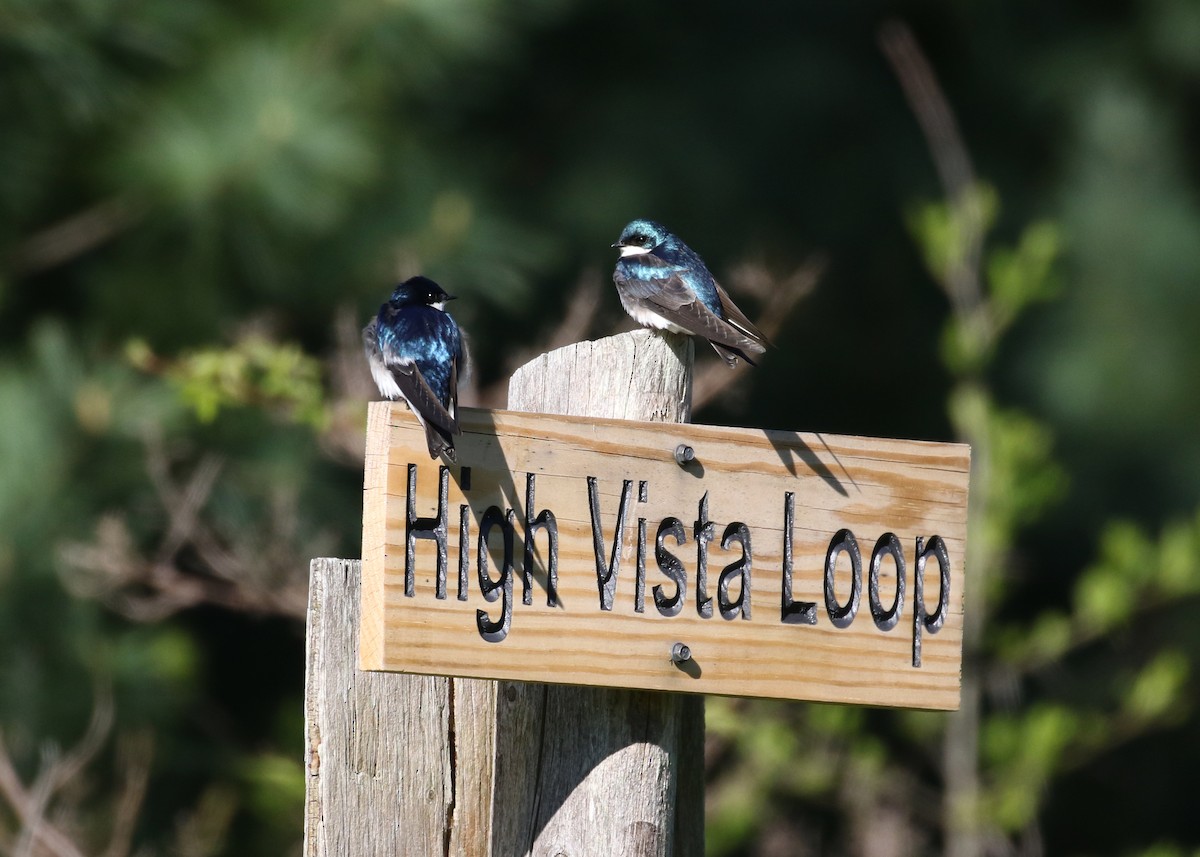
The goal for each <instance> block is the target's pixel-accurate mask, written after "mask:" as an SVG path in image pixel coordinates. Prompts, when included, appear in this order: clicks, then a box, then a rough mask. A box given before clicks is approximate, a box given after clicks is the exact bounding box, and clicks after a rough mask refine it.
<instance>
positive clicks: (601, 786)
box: [493, 330, 704, 857]
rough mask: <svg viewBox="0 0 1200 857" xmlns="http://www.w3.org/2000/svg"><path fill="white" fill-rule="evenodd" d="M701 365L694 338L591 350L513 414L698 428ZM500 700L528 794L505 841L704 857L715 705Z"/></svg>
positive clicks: (559, 356) (552, 692)
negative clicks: (695, 412)
mask: <svg viewBox="0 0 1200 857" xmlns="http://www.w3.org/2000/svg"><path fill="white" fill-rule="evenodd" d="M693 358H694V349H693V345H692V340H691V339H690V338H689V337H685V336H678V335H674V334H668V335H666V336H660V335H658V334H654V333H651V332H649V331H646V330H639V331H635V332H633V333H627V334H624V335H621V336H613V337H609V338H607V339H602V340H599V341H597V342H580V343H577V344H575V345H572V346H569V347H566V348H560V349H558V350H556V351H552V352H550V353H549V354H543V355H542V356H540V357H538V358H537V359H535V360H533V361H531V362H529V363H527V364H526V365H525V366H522V367H521V368H520V369H518V370H517V371H516V373H514V374H513V377H512V381H511V382H510V383H509V387H508V407H509V410H514V411H534V412H540V413H547V414H561V415H565V416H580V417H604V418H612V419H625V420H649V421H653V422H671V423H681V422H688V421H689V420H690V418H691V409H692V361H693ZM614 656H619V653H614ZM500 695H501V699H502V700H504V701H505V703H506V704H503V705H502V706H501V709H500V719H499V721H498V729H497V734H498V735H503V736H505V740H504V741H503V742H499V741H498V742H497V747H496V754H497V780H496V781H497V786H498V787H497V790H496V794H497V795H498V796H500V795H503V796H504V797H501V798H500V800H502V801H508V800H511V799H513V798H518V799H517V800H515V801H514V803H513V805H511V806H508V807H504V806H501V807H498V808H497V811H496V813H494V817H496V816H499V818H500V819H501V820H502V823H503V824H504V825H505V826H506V827H507V825H509V824H512V825H514V828H513V829H512V830H511V831H510V832H508V833H506V835H505V837H504V841H506V842H509V843H512V842H518V843H526V842H531V843H534V848H533V853H534V854H539V855H540V854H548V855H559V854H562V855H584V854H597V855H600V854H626V855H637V857H641V855H646V857H651V855H654V856H655V857H657V855H683V857H690V855H697V856H698V855H701V854H703V853H704V698H703V697H701V696H694V695H686V694H679V693H656V692H653V691H637V690H616V689H611V688H591V687H571V686H562V685H540V684H514V683H504V684H502V685H501V689H500ZM525 724H531V725H533V726H534V728H532V729H529V728H522V727H523V726H524V725H525ZM535 782H536V783H537V788H536V791H535V790H534V789H533V788H532V785H533V783H535ZM522 794H524V798H525V801H526V806H521V801H520V799H519V797H518V796H520V795H522ZM514 810H516V811H515V812H514ZM493 843H494V844H496V845H498V844H499V843H496V841H495V840H493ZM494 853H496V854H501V853H505V851H504V849H503V848H501V849H499V850H496V851H495V852H494ZM507 853H513V852H512V851H511V850H510V851H508V852H507Z"/></svg>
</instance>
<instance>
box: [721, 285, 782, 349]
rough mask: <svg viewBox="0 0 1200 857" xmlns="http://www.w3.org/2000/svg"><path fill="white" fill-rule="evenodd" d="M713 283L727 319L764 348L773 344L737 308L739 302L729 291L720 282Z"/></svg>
mask: <svg viewBox="0 0 1200 857" xmlns="http://www.w3.org/2000/svg"><path fill="white" fill-rule="evenodd" d="M713 285H714V286H716V287H717V297H718V298H720V300H721V309H722V310H724V312H725V320H726V321H727V322H729V324H731V325H733V326H734V327H736V328H737V329H738V330H740V331H741V332H742V333H744V334H746V336H748V337H750V338H751V339H752V340H754V341H755V342H756V343H758V344H760V345H762V346H764V349H763V350H765V346H767V345H770V344H771V343H770V342H768V341H767V337H766V336H764V335H763V332H762V331H761V330H759V329H758V328H757V327H755V326H754V324H753V323H752V322H751V321H750V319H748V318H746V314H745V313H744V312H742V311H741V310H740V309H738V308H737V304H735V303H734V302H733V299H732V298H731V297H729V294H728V292H726V291H725V290H724V289H723V288H721V284H720V283H718V282H717V281H716V280H713Z"/></svg>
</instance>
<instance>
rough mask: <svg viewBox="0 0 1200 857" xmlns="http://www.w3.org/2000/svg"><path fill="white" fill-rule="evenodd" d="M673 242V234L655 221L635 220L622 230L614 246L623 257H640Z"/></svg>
mask: <svg viewBox="0 0 1200 857" xmlns="http://www.w3.org/2000/svg"><path fill="white" fill-rule="evenodd" d="M672 240H673V236H672V235H671V233H670V232H668V231H667V230H666V228H665V227H663V226H661V225H660V224H658V223H655V222H654V221H653V220H634V221H631V222H630V223H629V225H628V226H626V227H625V228H624V229H622V230H621V237H620V238H618V239H617V243H615V244H613V245H612V246H613V247H614V248H615V249H617V250H620V251H621V256H622V257H625V256H640V255H642V254H644V253H650V252H652V251H654V250H655V249H657V248H658V247H660V246H661V245H663V244H666V243H668V242H670V241H672Z"/></svg>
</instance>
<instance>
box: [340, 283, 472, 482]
mask: <svg viewBox="0 0 1200 857" xmlns="http://www.w3.org/2000/svg"><path fill="white" fill-rule="evenodd" d="M453 299H454V295H448V294H446V292H445V291H444V290H443V289H442V287H441V286H439V285H438V284H437V283H435V282H434V281H433V280H430V279H428V278H426V277H412V278H410V279H408V280H405V281H404V282H403V283H401V284H400V285H398V286H396V288H395V290H394V291H393V292H392V296H391V298H389V299H388V302H387V303H385V304H384V305H383V306H381V307H380V308H379V314H378V315H376V316H375V318H373V319H371V323H370V324H368V325H367V326H366V327H364V328H363V348H364V350H365V351H366V353H367V363H368V364H370V366H371V377H373V378H374V379H375V384H376V386H378V387H379V392H380V393H382V394H383V395H384V397H385V398H388V399H398V398H400V397H401V396H403V397H404V400H405V401H406V402H408V406H409V408H411V409H412V412H413V413H414V414H416V415H417V419H418V420H419V421H420V423H421V425H423V426H424V427H425V440H426V443H427V444H428V446H429V457H430V458H437V457H438V456H439V455H441V454H442V453H445V455H446V457H447V458H448V459H450V460H451V461H454V460H455V456H454V435H456V434H459V433H460V429H459V427H458V379H459V378H460V377H464V376H465V375H466V371H467V354H466V349H465V347H464V345H463V336H462V333H461V332H460V331H459V329H458V325H457V324H456V323H455V321H454V319H453V318H451V317H450V314H449V313H448V312H446V311H445V308H446V301H449V300H453Z"/></svg>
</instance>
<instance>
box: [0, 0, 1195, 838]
mask: <svg viewBox="0 0 1200 857" xmlns="http://www.w3.org/2000/svg"><path fill="white" fill-rule="evenodd" d="M891 20H903V21H905V22H907V24H908V25H909V26H910V27H911V28H912V31H913V33H914V34H915V35H916V38H917V40H918V41H919V43H920V45H921V47H922V49H923V51H924V54H925V55H926V57H927V58H928V60H929V62H930V64H931V65H932V67H933V69H934V71H935V72H936V74H937V77H938V79H939V80H940V82H941V84H942V87H943V88H944V90H945V94H946V98H947V100H948V101H949V103H950V105H951V106H952V108H953V109H954V112H955V114H956V116H957V122H958V125H959V128H960V130H961V134H962V137H963V139H964V141H965V145H966V148H967V150H968V151H969V153H970V156H971V158H972V160H973V162H974V168H975V172H976V173H977V175H978V177H979V179H980V181H979V182H978V183H977V184H973V185H971V186H970V187H968V188H965V189H961V190H962V192H961V193H959V194H955V193H950V192H948V191H947V190H946V189H945V188H943V187H942V186H941V185H940V184H939V180H938V172H937V170H936V169H935V162H934V159H933V157H932V156H931V153H930V151H929V148H928V147H927V145H926V141H925V139H924V137H923V136H922V133H921V129H920V126H919V124H918V122H917V120H916V118H915V117H914V114H913V112H912V110H911V109H910V106H909V104H908V103H907V102H906V100H905V96H904V94H903V92H902V89H901V86H900V84H899V82H898V81H897V79H896V76H895V75H894V74H893V72H892V68H891V67H890V66H889V64H888V62H887V61H886V59H885V57H884V54H883V52H882V51H881V49H880V44H879V36H880V33H881V28H883V27H884V25H885V24H886V23H887V22H888V21H891ZM1197 152H1200V6H1198V5H1197V4H1195V3H1194V2H1191V0H1151V1H1150V2H1145V3H1137V4H1134V3H1122V2H1114V3H1104V4H1094V3H1082V2H1068V3H1056V4H1040V3H1032V2H1027V0H1021V2H998V0H984V2H979V3H975V4H956V3H950V2H945V0H936V2H927V3H918V2H866V3H854V4H834V3H811V4H761V5H757V4H741V5H737V6H729V5H726V4H720V3H713V2H699V3H690V4H686V5H683V4H666V3H649V4H647V3H629V2H623V0H621V1H620V2H610V3H598V2H590V1H589V0H531V2H525V3H520V4H513V3H503V2H498V0H409V2H400V0H354V1H353V2H342V3H325V2H316V1H315V0H298V2H290V3H282V2H278V0H252V2H246V3H231V2H217V0H172V2H169V3H168V2H154V0H0V737H2V738H3V744H2V745H0V748H3V749H4V750H5V751H6V753H7V755H8V756H9V757H10V758H11V760H12V762H13V764H14V766H15V771H16V773H17V775H18V776H19V777H20V779H21V780H22V781H23V782H24V783H26V784H32V783H35V782H37V781H38V777H39V772H41V773H43V774H44V773H45V772H47V771H49V770H51V769H52V768H53V763H54V760H55V758H61V756H62V754H63V753H67V752H68V751H69V749H70V748H72V747H76V746H77V745H78V742H79V741H80V738H81V736H83V735H84V734H85V732H86V730H87V728H88V724H89V722H92V723H94V724H95V723H96V722H97V718H99V722H100V723H101V725H103V720H104V712H105V711H106V710H107V711H110V712H111V717H112V726H111V728H105V729H100V730H99V731H100V733H102V739H101V740H98V742H97V743H96V746H95V747H94V748H93V750H92V752H90V754H88V755H87V757H86V759H85V762H86V764H84V765H83V766H82V770H81V773H80V774H79V775H78V776H77V777H75V778H73V779H72V781H71V782H70V783H66V784H58V785H57V786H56V787H55V788H54V789H52V790H51V791H52V798H51V799H50V802H49V804H48V806H47V807H45V809H46V811H47V813H48V814H49V815H48V817H53V818H54V819H55V821H56V824H57V825H58V826H59V828H60V829H61V830H63V831H64V832H65V833H66V834H67V835H68V836H69V837H70V838H71V839H72V840H73V841H74V842H75V843H76V845H77V846H78V847H79V848H80V849H81V850H82V851H83V853H86V854H99V853H102V852H103V853H107V854H111V855H114V857H115V855H118V854H127V853H138V854H167V853H180V854H185V853H186V854H212V855H241V854H287V853H298V848H299V838H300V821H301V800H302V797H303V779H302V767H301V765H302V759H301V752H302V736H301V722H300V719H301V711H300V696H301V690H302V678H303V675H302V673H303V628H302V622H301V620H299V619H297V618H296V617H297V616H298V615H300V612H301V611H302V608H303V589H304V585H305V576H306V572H307V560H308V558H309V557H312V556H317V555H341V556H356V555H357V554H358V551H359V546H358V538H359V526H360V512H361V506H360V498H361V494H360V489H361V460H360V459H358V458H356V456H361V432H362V426H363V417H364V412H365V407H364V403H365V400H366V398H367V396H368V395H370V387H369V379H368V377H367V373H366V369H365V366H364V365H362V364H361V362H359V358H358V355H357V354H356V353H355V348H356V347H357V346H356V345H355V337H356V335H357V327H358V326H361V324H362V323H364V322H365V320H366V319H367V317H368V315H369V313H370V312H371V311H373V310H374V308H376V307H377V306H378V304H379V303H380V301H381V300H382V299H383V298H384V297H386V295H387V293H388V291H389V289H390V287H391V285H392V283H393V282H394V281H395V280H396V279H397V278H399V277H403V276H408V275H411V274H414V273H417V272H423V273H426V274H428V275H430V276H432V277H434V278H435V279H438V280H439V281H441V282H443V283H444V284H445V285H446V286H447V288H448V289H449V290H450V291H452V292H454V293H456V294H458V295H460V296H462V298H463V300H461V301H459V302H458V303H457V304H456V305H455V309H456V311H457V312H456V315H457V316H458V317H459V319H460V321H461V322H462V323H463V324H464V326H465V327H466V329H467V330H468V331H469V333H470V334H471V337H472V345H473V351H474V354H475V356H476V358H477V359H476V366H477V369H476V376H475V379H474V383H475V388H476V390H477V391H478V396H479V400H480V401H487V395H488V391H489V390H494V389H496V387H495V385H497V384H502V383H503V381H504V380H505V377H506V372H507V371H508V368H510V367H511V365H512V363H513V362H514V361H516V360H517V358H518V356H519V355H522V354H525V353H527V352H528V351H529V350H530V349H537V348H538V347H539V346H540V345H541V344H542V343H544V342H545V341H547V340H548V338H549V337H550V336H551V335H552V332H553V331H554V330H555V329H556V327H557V325H558V322H559V320H560V318H561V317H562V316H563V315H564V314H565V313H566V312H567V311H568V308H569V306H570V304H571V295H572V294H573V293H574V290H575V288H576V284H577V283H580V282H585V281H588V279H589V278H591V280H592V281H595V280H597V279H599V280H601V281H603V280H605V279H606V278H607V277H608V272H609V270H610V266H611V264H612V261H613V259H612V251H611V250H610V249H609V248H608V245H609V244H610V243H611V242H612V241H613V240H614V239H615V237H616V235H617V233H618V232H619V230H620V228H621V226H622V225H623V224H624V223H625V222H626V221H628V220H630V219H632V218H633V217H635V216H651V217H655V218H656V219H659V220H662V221H664V222H665V223H667V224H669V225H670V226H671V227H672V228H674V229H675V230H676V231H677V232H678V233H680V234H681V235H682V236H683V237H684V238H685V239H686V240H687V241H688V242H689V243H690V244H691V245H692V246H693V247H695V248H697V249H698V250H699V251H700V252H701V253H702V254H703V255H704V256H705V258H706V259H707V261H708V262H709V264H710V266H711V267H712V268H713V269H714V271H715V272H716V273H717V275H718V277H719V278H722V279H723V280H726V281H727V282H730V281H731V280H729V279H728V277H730V276H731V272H733V271H735V270H736V269H737V267H738V266H739V265H744V264H753V265H755V266H757V268H758V269H760V270H763V271H766V272H768V273H769V274H770V275H771V276H772V277H774V278H776V280H777V281H779V282H782V281H784V280H786V278H787V277H788V276H789V275H790V274H791V273H792V272H794V271H796V270H797V269H798V268H800V267H801V266H803V265H804V264H805V263H806V262H807V261H810V260H812V259H813V258H816V257H817V256H820V257H821V258H823V259H824V260H825V261H826V266H825V267H824V269H823V270H824V273H823V275H822V276H821V278H820V280H819V283H818V285H817V287H816V289H815V290H814V291H813V292H812V293H811V294H810V295H808V296H807V297H806V298H805V299H804V301H803V302H802V304H801V305H800V308H799V310H798V311H797V312H796V313H794V314H793V315H791V316H789V317H788V319H787V320H786V324H785V327H784V329H783V330H782V332H781V333H780V334H779V335H778V336H777V337H776V339H777V344H778V348H777V349H775V350H773V351H772V352H771V354H770V355H769V357H768V359H767V360H765V361H764V365H763V366H762V367H761V368H760V369H759V370H756V371H755V372H753V373H751V374H749V375H747V376H745V377H744V378H743V379H742V381H741V382H740V383H739V387H738V389H736V390H734V391H730V392H728V393H727V394H725V395H723V396H721V397H720V398H718V399H717V400H716V401H715V402H713V403H711V404H710V405H709V406H707V407H706V408H705V409H704V410H702V411H701V412H700V413H698V414H697V415H696V418H697V420H698V421H703V422H714V423H730V424H742V425H762V426H770V427H781V428H782V427H786V428H798V429H811V430H819V431H827V432H844V433H854V434H867V435H881V436H902V437H919V438H929V439H941V438H946V439H949V438H964V439H968V440H970V441H971V442H972V444H973V445H974V446H975V448H976V466H977V468H978V469H977V472H976V474H975V481H974V483H973V496H972V515H973V521H972V526H973V527H974V531H973V533H972V540H973V545H972V550H973V551H974V555H973V557H972V558H971V565H970V568H969V571H968V574H969V575H970V576H971V577H970V578H969V583H968V587H969V594H968V602H967V604H968V624H969V625H971V626H972V627H973V628H974V631H973V633H972V639H971V640H970V641H969V649H970V650H969V652H968V658H967V661H966V664H965V670H966V672H967V675H968V678H969V680H968V702H969V703H970V704H968V705H967V706H966V707H965V709H964V712H963V713H962V714H961V715H958V716H956V717H950V716H947V715H935V714H928V713H913V712H894V711H878V710H862V709H850V708H840V707H836V706H816V705H803V704H798V703H797V704H787V705H783V704H778V703H770V704H768V703H762V702H750V701H738V702H733V701H728V700H713V701H711V702H710V705H709V710H708V716H709V759H708V772H709V773H708V776H709V780H710V784H709V790H708V822H709V825H708V847H709V851H710V852H711V853H713V854H721V855H779V854H848V855H849V854H855V855H858V854H861V855H886V854H925V853H952V854H956V855H980V854H1018V853H1019V854H1039V853H1047V854H1105V855H1135V854H1146V855H1150V854H1153V855H1156V857H1159V855H1161V857H1168V855H1176V854H1188V853H1195V852H1196V850H1197V849H1200V818H1198V817H1197V814H1196V813H1195V811H1194V805H1195V796H1194V795H1195V789H1194V786H1193V784H1192V782H1191V780H1192V775H1191V772H1193V771H1195V770H1196V769H1197V767H1198V766H1200V718H1198V717H1197V716H1196V712H1195V706H1194V701H1193V700H1194V698H1195V673H1196V666H1197V659H1198V658H1200V632H1198V631H1197V627H1200V626H1198V625H1197V623H1196V622H1195V621H1194V620H1193V616H1194V614H1193V612H1192V611H1194V610H1195V609H1196V603H1197V593H1198V591H1200V490H1198V489H1200V443H1197V426H1198V425H1200V339H1198V338H1197V337H1196V335H1195V327H1196V324H1197V320H1198V319H1200V196H1198V190H1200V158H1198V157H1197ZM972 235H975V236H976V237H978V239H979V241H980V253H979V265H978V272H979V278H978V279H979V288H978V291H977V293H976V294H975V295H974V297H973V298H972V299H969V300H964V299H963V297H962V295H961V294H960V293H959V292H957V291H956V288H957V287H956V286H955V283H956V282H957V281H958V280H957V278H958V277H959V276H960V275H961V273H962V267H963V265H965V264H966V262H965V261H964V260H965V259H966V258H967V256H968V255H969V253H968V250H969V247H968V245H969V243H970V239H971V236H972ZM602 296H603V299H602V300H601V303H600V306H599V309H598V310H597V311H596V312H595V313H594V314H593V317H591V318H590V319H588V324H587V332H588V335H601V334H604V333H607V332H608V331H609V330H610V329H611V328H612V327H613V326H614V325H616V324H618V323H620V321H621V318H622V317H621V315H620V312H619V307H618V304H617V301H616V299H615V295H614V294H612V292H611V290H609V289H608V288H607V286H605V288H604V290H603V292H602ZM739 301H740V302H742V303H743V304H744V305H746V306H747V307H748V308H750V309H751V310H757V309H758V308H759V307H758V306H755V302H756V299H755V298H754V297H753V296H750V297H745V298H741V297H739ZM758 303H759V304H760V305H761V303H762V301H761V300H759V301H758ZM751 314H752V315H753V314H754V313H753V311H752V312H751ZM701 359H702V360H703V359H706V358H703V357H702V358H701ZM972 700H973V702H972ZM97 712H100V713H99V715H98V714H97ZM55 748H57V751H56V749H55ZM55 752H57V753H58V756H57V757H56V755H55ZM139 772H140V774H141V775H144V778H145V780H144V783H143V787H142V790H143V796H142V799H141V800H140V802H139V803H138V804H137V806H136V811H130V812H126V813H125V815H124V816H122V814H121V812H119V811H117V808H116V807H115V805H114V801H115V799H116V797H115V796H119V795H123V794H125V795H130V794H136V793H137V789H136V788H135V787H134V786H135V785H136V782H137V777H138V775H139ZM43 784H44V781H43ZM131 784H132V785H131ZM18 803H19V802H18ZM122 818H125V821H121V820H120V819H122ZM21 819H22V815H21V811H20V810H19V808H18V806H17V805H16V803H14V802H13V800H12V798H11V796H6V795H0V854H9V853H19V849H21V848H23V847H24V846H23V844H22V836H23V834H22V824H21ZM122 825H124V826H122ZM106 848H107V849H109V850H108V851H107V852H105V849H106Z"/></svg>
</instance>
